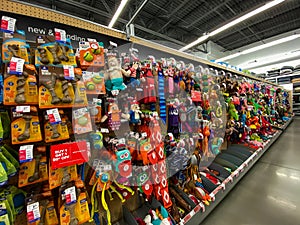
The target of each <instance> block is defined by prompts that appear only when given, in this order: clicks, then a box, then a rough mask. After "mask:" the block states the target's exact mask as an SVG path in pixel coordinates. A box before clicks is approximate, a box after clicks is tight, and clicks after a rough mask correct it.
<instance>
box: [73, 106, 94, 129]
mask: <svg viewBox="0 0 300 225" xmlns="http://www.w3.org/2000/svg"><path fill="white" fill-rule="evenodd" d="M73 130H74V133H75V134H84V133H88V132H92V131H93V127H92V121H91V116H90V112H89V110H88V109H87V108H80V109H75V110H73Z"/></svg>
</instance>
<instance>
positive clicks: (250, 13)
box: [179, 0, 285, 51]
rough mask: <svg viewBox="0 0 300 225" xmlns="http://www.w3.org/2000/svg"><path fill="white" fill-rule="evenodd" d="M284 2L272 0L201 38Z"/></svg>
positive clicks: (196, 43) (191, 44)
mask: <svg viewBox="0 0 300 225" xmlns="http://www.w3.org/2000/svg"><path fill="white" fill-rule="evenodd" d="M284 1H285V0H274V1H271V2H269V3H267V4H265V5H263V6H261V7H259V8H257V9H255V10H253V11H251V12H249V13H247V14H245V15H243V16H241V17H239V18H237V19H235V20H233V21H231V22H229V23H227V24H225V25H224V26H222V27H220V28H218V29H216V30H214V31H212V32H211V33H209V34H208V35H204V36H203V37H205V36H207V38H208V37H212V36H215V35H217V34H219V33H221V32H223V31H224V30H227V29H229V28H230V27H233V26H235V25H237V24H238V23H240V22H242V21H244V20H246V19H249V18H251V17H253V16H255V15H257V14H259V13H261V12H263V11H265V10H267V9H270V8H272V7H274V6H276V5H278V4H280V3H282V2H284ZM207 38H205V39H204V40H200V38H199V39H197V40H196V41H194V42H192V43H190V44H188V45H187V46H185V47H183V48H181V49H179V51H185V50H187V49H189V48H191V47H193V46H195V45H198V44H200V43H201V42H203V41H205V40H206V39H207Z"/></svg>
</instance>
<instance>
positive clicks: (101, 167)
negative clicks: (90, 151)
mask: <svg viewBox="0 0 300 225" xmlns="http://www.w3.org/2000/svg"><path fill="white" fill-rule="evenodd" d="M95 170H96V172H97V173H98V174H103V173H105V172H109V171H111V170H112V166H111V165H110V164H106V163H105V162H103V161H101V160H100V161H99V162H98V165H97V166H96V169H95Z"/></svg>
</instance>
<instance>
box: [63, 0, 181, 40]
mask: <svg viewBox="0 0 300 225" xmlns="http://www.w3.org/2000/svg"><path fill="white" fill-rule="evenodd" d="M58 1H60V2H64V3H67V4H70V5H73V6H76V7H78V8H82V9H86V10H89V11H91V10H93V12H94V13H95V14H98V15H101V16H105V17H107V18H111V17H112V15H111V14H109V13H108V12H105V11H103V10H101V9H95V8H93V7H91V6H88V5H85V4H82V3H78V2H75V1H74V0H58ZM118 22H120V23H123V24H127V22H128V21H127V20H125V19H122V18H118ZM134 26H135V28H136V29H139V30H142V31H144V32H146V33H149V34H155V36H157V37H160V38H163V39H164V40H168V41H171V42H173V43H176V44H179V45H182V46H184V45H185V44H186V43H183V42H181V41H178V40H176V39H174V38H171V37H168V36H167V35H164V34H160V33H157V32H155V31H153V30H150V29H148V28H145V27H144V26H141V25H138V24H135V25H134Z"/></svg>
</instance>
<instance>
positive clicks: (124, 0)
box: [108, 0, 128, 28]
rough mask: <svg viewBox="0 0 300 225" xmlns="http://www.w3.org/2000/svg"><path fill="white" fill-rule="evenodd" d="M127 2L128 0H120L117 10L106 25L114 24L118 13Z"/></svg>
mask: <svg viewBox="0 0 300 225" xmlns="http://www.w3.org/2000/svg"><path fill="white" fill-rule="evenodd" d="M127 2H128V0H122V1H121V3H120V5H119V7H118V9H117V11H116V12H115V15H114V16H113V18H112V19H111V21H110V23H109V25H108V27H109V28H112V27H113V26H114V25H115V23H116V21H117V19H118V18H119V16H120V14H121V13H122V11H123V9H124V8H125V6H126V4H127Z"/></svg>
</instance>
